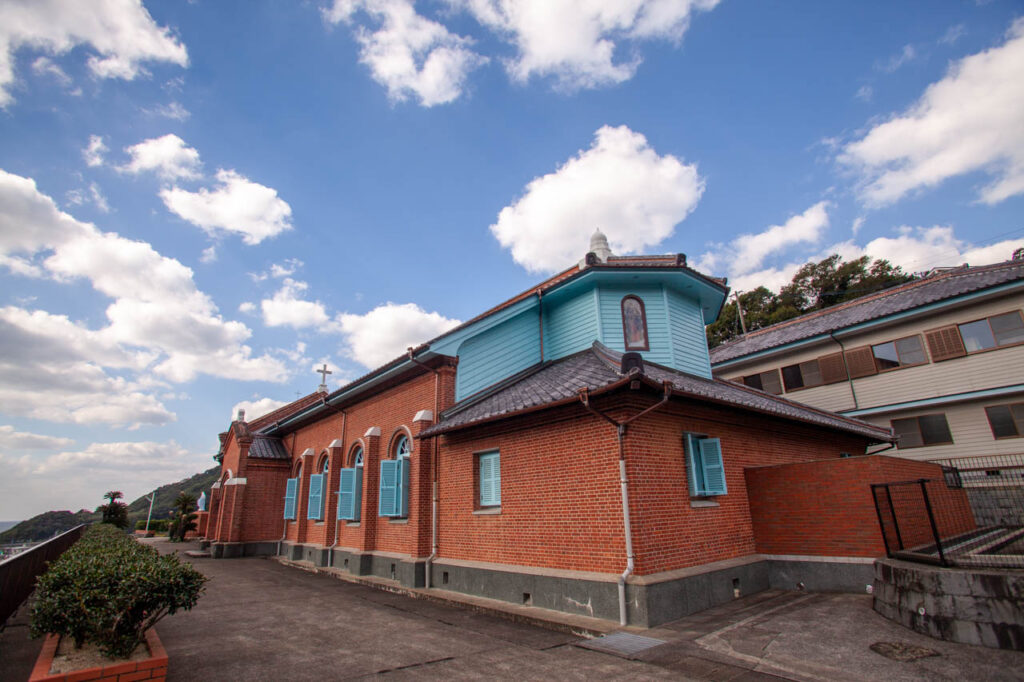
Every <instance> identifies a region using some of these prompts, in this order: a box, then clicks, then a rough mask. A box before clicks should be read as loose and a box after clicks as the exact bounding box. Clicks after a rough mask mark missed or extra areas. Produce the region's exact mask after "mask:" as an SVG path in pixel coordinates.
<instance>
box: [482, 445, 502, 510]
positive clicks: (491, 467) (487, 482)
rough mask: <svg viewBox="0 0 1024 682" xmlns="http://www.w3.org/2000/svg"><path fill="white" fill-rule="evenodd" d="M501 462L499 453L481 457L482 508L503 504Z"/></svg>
mask: <svg viewBox="0 0 1024 682" xmlns="http://www.w3.org/2000/svg"><path fill="white" fill-rule="evenodd" d="M500 462H501V460H500V459H499V457H498V453H497V452H490V453H487V454H486V455H480V506H481V507H494V506H497V505H499V504H501V464H500Z"/></svg>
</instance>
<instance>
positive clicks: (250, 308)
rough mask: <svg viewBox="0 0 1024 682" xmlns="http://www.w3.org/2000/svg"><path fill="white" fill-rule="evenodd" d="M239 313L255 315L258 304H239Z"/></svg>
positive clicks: (245, 302) (247, 302)
mask: <svg viewBox="0 0 1024 682" xmlns="http://www.w3.org/2000/svg"><path fill="white" fill-rule="evenodd" d="M238 312H240V313H245V314H247V315H248V314H251V313H254V312H256V304H255V303H253V302H252V301H243V302H242V303H239V304H238Z"/></svg>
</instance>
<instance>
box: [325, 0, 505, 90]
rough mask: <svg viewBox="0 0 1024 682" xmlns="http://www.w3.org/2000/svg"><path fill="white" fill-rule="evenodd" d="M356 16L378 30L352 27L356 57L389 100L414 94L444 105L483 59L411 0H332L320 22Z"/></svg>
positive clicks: (333, 21) (465, 41)
mask: <svg viewBox="0 0 1024 682" xmlns="http://www.w3.org/2000/svg"><path fill="white" fill-rule="evenodd" d="M360 12H362V13H365V14H366V15H367V16H368V17H369V18H370V20H371V21H372V23H373V24H375V25H376V27H377V28H376V30H371V29H369V28H367V27H366V26H365V25H360V26H358V27H357V28H356V40H357V41H359V45H360V57H359V59H360V61H361V62H362V63H363V64H365V65H366V66H368V67H369V68H370V72H371V73H372V74H373V79H374V80H375V81H377V82H378V83H380V84H381V85H383V86H384V87H385V88H387V91H388V97H389V98H391V100H393V101H396V102H403V101H405V100H406V99H408V98H409V97H410V96H414V97H416V98H417V99H418V100H419V103H420V104H422V105H423V106H425V107H431V106H435V105H438V104H447V103H448V102H451V101H453V100H455V99H457V98H458V97H459V95H461V94H462V90H463V88H464V86H465V80H466V76H467V75H468V74H469V72H470V71H472V70H473V69H475V68H477V67H478V66H480V65H482V64H484V63H485V62H486V61H487V59H485V58H483V57H481V56H480V55H478V54H476V53H475V52H473V51H472V50H471V49H470V47H469V46H470V45H471V44H472V41H471V40H469V39H468V38H463V37H461V36H458V35H455V34H454V33H451V32H449V31H448V29H446V28H445V27H444V26H443V25H442V24H439V23H438V22H436V21H432V20H430V19H427V18H426V17H423V16H422V15H420V14H418V13H417V12H416V10H415V8H414V7H413V1H412V0H335V2H334V4H333V5H332V7H331V8H330V9H329V10H326V11H325V12H324V18H325V20H326V21H328V22H329V23H331V24H337V23H339V22H345V23H349V24H351V23H353V22H354V20H355V15H356V14H357V13H360Z"/></svg>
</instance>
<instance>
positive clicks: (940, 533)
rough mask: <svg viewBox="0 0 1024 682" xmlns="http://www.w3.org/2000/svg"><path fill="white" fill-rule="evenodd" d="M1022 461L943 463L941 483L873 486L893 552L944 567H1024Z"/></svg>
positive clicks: (887, 544)
mask: <svg viewBox="0 0 1024 682" xmlns="http://www.w3.org/2000/svg"><path fill="white" fill-rule="evenodd" d="M964 459H972V460H977V459H980V458H964ZM986 459H989V458H986ZM1021 460H1022V461H1021V464H1020V465H1018V464H1017V463H1016V462H1013V461H1012V460H1004V461H1002V462H1001V463H1000V464H999V466H996V463H994V462H992V461H988V462H986V463H982V462H977V461H975V462H966V461H958V462H957V463H958V464H962V465H964V466H963V467H962V468H961V467H960V466H951V465H950V464H947V463H943V477H942V478H933V479H927V478H921V479H916V480H913V481H897V482H892V483H876V484H872V486H871V492H872V496H873V498H874V501H875V511H876V512H877V514H878V523H879V527H880V529H881V531H882V540H883V542H884V543H885V550H886V554H887V555H888V556H890V557H895V558H899V559H905V560H909V561H918V562H925V563H934V564H939V565H941V566H961V567H990V568H1024V507H1022V501H1024V476H1021V474H1024V457H1022V458H1021ZM986 472H997V473H986ZM1000 472H1006V473H1005V474H1004V473H1000Z"/></svg>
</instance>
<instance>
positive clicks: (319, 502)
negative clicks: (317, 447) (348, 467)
mask: <svg viewBox="0 0 1024 682" xmlns="http://www.w3.org/2000/svg"><path fill="white" fill-rule="evenodd" d="M329 463H330V460H329V458H328V457H327V456H326V455H324V457H323V459H321V460H320V466H319V467H317V471H318V472H319V473H316V474H311V475H310V477H309V500H308V504H307V505H306V518H307V519H311V520H313V521H323V520H324V507H326V506H327V505H326V504H325V502H326V501H327V495H326V488H327V465H328V464H329Z"/></svg>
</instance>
